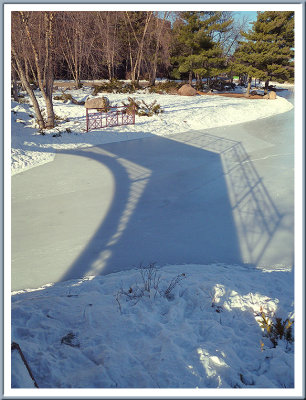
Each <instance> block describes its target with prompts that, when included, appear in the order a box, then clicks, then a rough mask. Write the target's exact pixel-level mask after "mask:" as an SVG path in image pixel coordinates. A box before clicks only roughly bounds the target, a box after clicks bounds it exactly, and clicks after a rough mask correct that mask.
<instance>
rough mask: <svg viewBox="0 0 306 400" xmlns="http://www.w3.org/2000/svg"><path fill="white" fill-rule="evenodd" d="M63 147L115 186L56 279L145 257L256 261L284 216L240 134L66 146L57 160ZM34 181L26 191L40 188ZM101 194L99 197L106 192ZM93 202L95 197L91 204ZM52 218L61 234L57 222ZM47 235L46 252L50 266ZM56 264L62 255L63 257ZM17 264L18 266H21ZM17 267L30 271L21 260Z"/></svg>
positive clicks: (207, 261)
mask: <svg viewBox="0 0 306 400" xmlns="http://www.w3.org/2000/svg"><path fill="white" fill-rule="evenodd" d="M30 148H31V150H33V147H30ZM61 154H63V155H67V154H69V155H73V156H77V157H81V158H82V159H83V160H84V162H87V163H88V162H89V161H91V160H94V161H96V162H98V163H100V165H101V167H104V168H107V169H108V170H109V171H110V173H111V174H112V176H113V181H114V182H115V183H114V187H106V188H105V190H112V191H113V192H114V194H113V198H112V202H111V205H110V207H109V209H108V210H107V213H106V215H105V216H104V217H103V219H102V220H101V221H100V222H98V221H97V222H98V224H97V226H98V227H97V229H96V230H95V232H93V235H92V236H91V237H88V240H87V241H86V242H84V243H83V246H82V243H81V242H78V243H77V246H75V247H76V248H80V247H83V250H82V251H81V252H79V254H75V256H74V261H73V262H72V263H71V265H67V264H66V265H64V264H63V265H59V266H57V267H58V269H59V270H61V277H60V278H59V277H58V276H57V278H56V279H55V278H52V279H53V281H58V280H60V281H65V280H69V279H74V278H76V279H78V278H82V277H83V276H88V275H91V276H96V275H99V274H108V273H111V272H117V271H120V270H124V269H130V268H132V267H137V266H139V264H141V263H143V264H147V263H150V262H157V263H158V264H159V265H167V264H168V265H175V264H180V265H181V264H201V265H205V264H211V263H225V264H231V265H234V264H248V265H251V266H257V264H258V262H259V261H260V259H261V257H262V255H263V254H264V252H265V249H266V248H267V247H268V246H269V243H270V242H271V240H272V238H273V236H274V234H275V231H276V230H277V227H278V225H279V223H280V221H281V218H282V216H281V215H280V213H279V212H278V210H277V208H276V206H275V204H274V203H273V201H272V199H271V197H270V196H269V193H268V191H267V189H266V187H265V186H264V184H263V182H262V180H261V178H260V176H259V175H258V173H257V171H256V169H255V167H254V166H253V164H252V162H251V160H250V159H249V157H248V155H247V153H246V151H245V149H244V147H243V145H242V144H241V143H239V142H237V141H233V140H229V139H225V138H221V137H217V136H214V135H210V134H208V133H205V132H200V131H193V132H185V133H184V134H179V135H173V136H171V138H163V137H156V136H152V137H149V138H146V139H140V140H132V141H125V142H120V143H109V144H105V145H99V146H94V147H87V148H83V149H78V150H68V149H65V150H62V151H60V152H58V157H60V156H61ZM86 160H87V161H86ZM46 168H51V169H52V165H50V166H49V167H48V166H47V167H46ZM84 168H86V164H84V166H82V167H81V166H80V168H79V169H77V172H76V173H77V174H80V177H81V176H83V175H84V174H85V175H86V174H87V172H86V169H84ZM72 172H73V171H71V173H72ZM39 175H42V174H38V173H37V177H38V176H39ZM17 176H18V175H17ZM67 176H69V174H68V175H67ZM102 176H103V175H102ZM39 179H42V180H43V179H44V177H43V176H41V178H39ZM88 179H92V180H94V179H96V178H95V176H88ZM100 179H101V178H100ZM29 180H30V182H31V178H30V176H29ZM54 180H55V181H56V176H54ZM39 182H40V181H39V180H38V181H37V182H36V183H35V185H37V186H38V187H37V188H36V189H35V188H31V190H32V191H35V190H40V187H39V185H40V183H39ZM31 183H32V182H31ZM98 184H99V182H98ZM67 185H69V182H67ZM54 191H56V184H55V187H54ZM102 196H103V195H102ZM90 201H91V200H90V199H89V202H90ZM100 201H101V204H103V198H101V200H100ZM98 203H99V200H98V199H96V201H95V203H94V207H97V204H98ZM71 207H73V205H71ZM97 215H99V213H97ZM51 217H52V216H51ZM75 218H76V219H77V218H78V215H75ZM29 221H30V219H29ZM54 223H55V222H54ZM56 223H57V224H58V226H57V229H58V231H60V230H61V223H62V222H61V221H60V220H58V221H57V222H56ZM29 224H30V222H29ZM25 229H26V227H25ZM29 230H30V229H29ZM71 234H72V235H73V231H72V232H71ZM50 236H51V235H49V237H48V242H47V243H46V249H47V250H46V254H45V256H46V258H48V257H49V260H48V261H49V265H52V254H48V247H50V248H51V247H52V246H50ZM12 240H13V241H14V237H13V238H12ZM55 240H56V239H55ZM33 242H34V244H33V246H36V243H35V240H34V241H33ZM68 245H69V243H68ZM28 247H29V246H28ZM42 253H43V251H42ZM17 258H18V257H17ZM63 260H64V257H63ZM42 261H43V260H42V259H39V260H36V261H35V260H33V259H31V260H29V262H28V265H29V268H32V269H33V271H35V270H37V271H39V270H40V268H41V265H43V264H44V263H43V262H42ZM35 262H37V266H36V265H34V264H35ZM57 262H61V261H60V255H58V256H57ZM33 263H34V264H33ZM46 265H47V264H46ZM14 268H16V271H17V273H18V266H14V265H13V266H12V270H14ZM19 268H23V269H26V268H27V267H26V263H25V262H24V260H23V265H22V266H19ZM13 272H14V271H13ZM38 273H42V274H43V272H38ZM42 279H43V278H42ZM50 279H51V278H50V277H49V278H48V279H47V278H46V280H45V281H44V282H39V283H40V284H43V283H48V282H50Z"/></svg>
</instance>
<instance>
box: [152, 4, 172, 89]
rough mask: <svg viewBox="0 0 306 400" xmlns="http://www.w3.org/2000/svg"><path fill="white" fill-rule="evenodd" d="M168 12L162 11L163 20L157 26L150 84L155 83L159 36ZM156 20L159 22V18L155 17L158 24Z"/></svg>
mask: <svg viewBox="0 0 306 400" xmlns="http://www.w3.org/2000/svg"><path fill="white" fill-rule="evenodd" d="M168 14H169V12H167V11H166V12H164V16H163V20H162V21H161V23H160V24H159V25H160V26H159V29H158V31H157V38H156V46H155V52H154V59H153V67H152V72H151V77H150V85H151V86H154V85H155V80H156V72H157V59H158V50H159V45H160V38H161V34H162V31H163V27H164V25H165V21H166V18H167V16H168ZM158 22H159V19H158V18H157V25H158ZM157 28H158V26H157Z"/></svg>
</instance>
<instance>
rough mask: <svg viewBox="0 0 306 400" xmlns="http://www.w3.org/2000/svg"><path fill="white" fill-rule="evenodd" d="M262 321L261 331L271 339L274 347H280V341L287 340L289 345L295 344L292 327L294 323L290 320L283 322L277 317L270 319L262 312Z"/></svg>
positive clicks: (260, 323) (260, 322) (260, 321)
mask: <svg viewBox="0 0 306 400" xmlns="http://www.w3.org/2000/svg"><path fill="white" fill-rule="evenodd" d="M260 317H261V319H260V320H259V321H258V322H259V325H260V327H261V329H263V331H264V336H265V337H267V338H269V339H270V341H271V343H272V345H273V347H276V346H277V345H278V342H279V340H283V339H284V340H285V341H286V342H287V343H293V341H294V338H293V335H292V325H293V323H294V321H291V320H290V319H289V318H286V319H285V320H283V319H282V318H278V317H275V318H274V319H272V318H270V317H268V316H267V315H266V314H265V313H264V312H263V311H261V312H260Z"/></svg>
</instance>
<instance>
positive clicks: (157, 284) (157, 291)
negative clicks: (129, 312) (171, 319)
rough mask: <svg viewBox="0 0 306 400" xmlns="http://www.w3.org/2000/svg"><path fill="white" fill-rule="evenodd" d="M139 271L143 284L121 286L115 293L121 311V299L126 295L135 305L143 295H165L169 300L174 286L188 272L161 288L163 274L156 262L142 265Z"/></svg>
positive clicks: (171, 297)
mask: <svg viewBox="0 0 306 400" xmlns="http://www.w3.org/2000/svg"><path fill="white" fill-rule="evenodd" d="M139 271H140V276H141V281H142V283H141V285H139V284H138V283H135V285H132V286H130V287H129V289H123V288H122V287H121V288H120V290H119V291H118V292H117V293H116V295H115V299H116V301H117V303H118V306H119V310H120V312H122V307H121V301H120V300H121V297H122V296H124V298H125V300H126V301H129V302H130V301H131V302H132V305H133V306H134V305H135V304H137V303H138V302H139V300H140V299H141V298H143V297H150V298H153V299H155V298H156V296H157V295H159V296H160V297H165V298H166V299H167V300H172V299H173V297H174V296H173V293H172V292H173V290H174V288H175V287H176V286H177V285H178V284H179V283H180V282H181V281H182V280H183V279H185V278H186V274H185V273H181V274H179V275H177V276H176V277H174V278H173V279H171V281H170V282H169V283H168V284H166V285H164V288H161V282H162V279H161V278H162V276H161V274H160V273H158V270H157V268H156V266H155V263H150V264H149V265H148V266H147V267H143V266H142V265H140V267H139Z"/></svg>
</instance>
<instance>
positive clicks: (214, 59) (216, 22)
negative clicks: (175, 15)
mask: <svg viewBox="0 0 306 400" xmlns="http://www.w3.org/2000/svg"><path fill="white" fill-rule="evenodd" d="M231 23H232V20H231V19H225V20H223V19H222V12H204V11H201V12H196V11H184V12H181V13H180V19H179V20H178V21H176V23H175V24H174V27H173V47H172V62H173V65H174V71H173V76H174V77H175V78H180V77H181V75H182V74H184V73H185V74H186V73H187V74H188V78H189V83H190V84H191V81H192V77H193V75H195V76H196V77H197V79H200V78H202V77H209V76H216V75H218V74H219V73H220V71H221V69H222V68H223V67H224V63H225V60H224V57H223V54H222V49H221V47H220V45H219V44H218V43H217V41H215V40H214V37H215V36H216V35H215V33H216V32H219V33H223V32H225V31H226V30H227V29H229V26H230V25H231Z"/></svg>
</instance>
